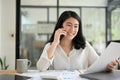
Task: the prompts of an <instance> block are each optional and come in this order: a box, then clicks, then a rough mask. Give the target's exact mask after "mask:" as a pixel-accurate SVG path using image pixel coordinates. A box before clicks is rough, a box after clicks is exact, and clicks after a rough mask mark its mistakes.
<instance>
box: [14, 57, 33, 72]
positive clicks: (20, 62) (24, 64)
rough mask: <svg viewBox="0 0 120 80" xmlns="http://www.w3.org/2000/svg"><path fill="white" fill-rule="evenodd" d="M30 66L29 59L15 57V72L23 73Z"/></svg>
mask: <svg viewBox="0 0 120 80" xmlns="http://www.w3.org/2000/svg"><path fill="white" fill-rule="evenodd" d="M30 66H31V61H30V60H28V59H17V69H16V70H17V72H18V73H24V72H27V71H28V68H29V67H30Z"/></svg>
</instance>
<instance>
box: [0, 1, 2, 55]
mask: <svg viewBox="0 0 120 80" xmlns="http://www.w3.org/2000/svg"><path fill="white" fill-rule="evenodd" d="M1 3H2V2H1V0H0V57H1V9H2V8H1V7H2V4H1Z"/></svg>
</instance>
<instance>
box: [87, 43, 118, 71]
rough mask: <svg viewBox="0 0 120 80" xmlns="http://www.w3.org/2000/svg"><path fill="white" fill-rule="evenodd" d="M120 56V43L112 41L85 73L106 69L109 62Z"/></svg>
mask: <svg viewBox="0 0 120 80" xmlns="http://www.w3.org/2000/svg"><path fill="white" fill-rule="evenodd" d="M119 57H120V43H117V42H111V43H110V44H109V45H108V47H107V48H106V49H105V50H104V51H103V53H101V55H100V57H99V59H98V60H96V61H95V62H94V63H93V64H92V65H91V66H90V67H89V68H88V69H87V70H86V71H85V73H94V72H101V71H104V70H105V69H106V67H107V65H108V64H109V63H111V62H112V61H113V60H115V59H118V58H119Z"/></svg>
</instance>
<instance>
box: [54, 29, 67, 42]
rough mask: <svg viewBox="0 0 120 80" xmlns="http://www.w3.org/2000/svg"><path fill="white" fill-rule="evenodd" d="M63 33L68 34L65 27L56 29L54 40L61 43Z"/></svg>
mask: <svg viewBox="0 0 120 80" xmlns="http://www.w3.org/2000/svg"><path fill="white" fill-rule="evenodd" d="M61 35H66V30H65V29H64V28H59V29H58V30H56V31H55V35H54V41H53V42H54V43H56V44H59V43H60V36H61Z"/></svg>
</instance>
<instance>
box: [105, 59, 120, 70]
mask: <svg viewBox="0 0 120 80" xmlns="http://www.w3.org/2000/svg"><path fill="white" fill-rule="evenodd" d="M118 63H119V60H114V61H112V62H111V63H110V64H108V65H107V68H106V72H112V71H113V69H114V67H115V66H117V65H118Z"/></svg>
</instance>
